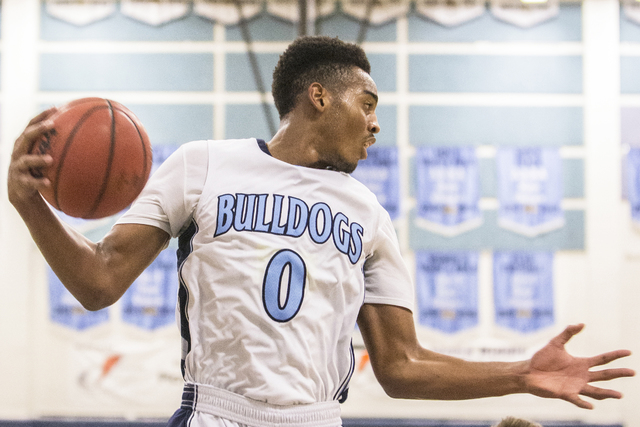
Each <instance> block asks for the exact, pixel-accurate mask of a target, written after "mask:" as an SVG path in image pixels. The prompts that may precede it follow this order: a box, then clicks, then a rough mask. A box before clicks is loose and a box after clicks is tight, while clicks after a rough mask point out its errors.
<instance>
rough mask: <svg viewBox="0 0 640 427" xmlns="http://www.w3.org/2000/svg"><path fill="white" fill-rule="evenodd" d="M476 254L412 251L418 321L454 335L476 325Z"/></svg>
mask: <svg viewBox="0 0 640 427" xmlns="http://www.w3.org/2000/svg"><path fill="white" fill-rule="evenodd" d="M478 258H479V256H478V253H476V252H416V269H417V270H416V294H417V304H418V321H419V323H420V324H421V325H423V326H427V327H430V328H433V329H437V330H439V331H441V332H446V333H455V332H459V331H462V330H465V329H469V328H472V327H474V326H476V325H477V324H478Z"/></svg>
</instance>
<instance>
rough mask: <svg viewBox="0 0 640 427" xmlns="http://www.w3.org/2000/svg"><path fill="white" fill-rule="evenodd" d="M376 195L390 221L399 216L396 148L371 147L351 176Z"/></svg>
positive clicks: (398, 176) (398, 168) (398, 177)
mask: <svg viewBox="0 0 640 427" xmlns="http://www.w3.org/2000/svg"><path fill="white" fill-rule="evenodd" d="M351 175H352V176H353V177H354V178H355V179H357V180H358V181H360V182H362V183H363V184H364V185H366V186H367V188H368V189H369V190H371V192H372V193H373V194H375V195H376V197H377V198H378V201H379V202H380V204H381V205H382V206H383V207H384V208H385V209H386V210H387V212H389V216H390V217H391V219H392V220H393V219H396V218H398V217H399V216H400V167H399V165H398V149H397V148H396V147H371V148H369V149H368V150H367V159H366V160H361V161H360V162H359V163H358V167H357V168H356V170H355V171H353V173H352V174H351Z"/></svg>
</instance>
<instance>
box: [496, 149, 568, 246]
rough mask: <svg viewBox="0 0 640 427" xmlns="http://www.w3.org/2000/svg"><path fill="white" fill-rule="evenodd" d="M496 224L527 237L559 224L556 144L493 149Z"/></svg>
mask: <svg viewBox="0 0 640 427" xmlns="http://www.w3.org/2000/svg"><path fill="white" fill-rule="evenodd" d="M496 161H497V166H498V199H499V202H500V208H499V210H498V225H499V226H501V227H503V228H506V229H508V230H511V231H513V232H516V233H519V234H523V235H525V236H528V237H535V236H537V235H540V234H543V233H547V232H549V231H553V230H557V229H558V228H562V227H563V226H564V224H565V219H564V212H563V210H562V206H561V203H562V189H563V182H562V159H561V158H560V152H559V151H558V149H557V148H540V147H534V148H504V149H500V150H498V153H497V158H496Z"/></svg>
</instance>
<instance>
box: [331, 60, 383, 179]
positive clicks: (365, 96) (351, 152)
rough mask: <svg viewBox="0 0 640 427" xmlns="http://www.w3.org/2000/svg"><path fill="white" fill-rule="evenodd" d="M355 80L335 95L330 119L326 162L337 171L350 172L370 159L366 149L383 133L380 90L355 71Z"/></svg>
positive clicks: (360, 71)
mask: <svg viewBox="0 0 640 427" xmlns="http://www.w3.org/2000/svg"><path fill="white" fill-rule="evenodd" d="M354 74H355V78H354V81H353V83H352V84H351V85H349V87H348V88H347V89H345V90H344V91H343V92H342V93H341V94H336V95H335V96H334V98H333V104H332V108H331V112H330V116H329V123H328V127H329V129H328V136H329V137H328V138H327V146H326V147H325V148H326V150H325V152H324V155H325V156H324V157H325V160H326V162H327V163H328V164H330V165H332V166H333V167H334V168H335V169H337V170H339V171H342V172H346V173H351V172H353V171H354V170H355V168H356V166H357V165H358V161H360V160H364V159H366V158H367V148H369V146H371V145H372V144H373V143H375V142H376V138H375V134H376V133H378V132H379V131H380V126H379V125H378V118H377V117H376V106H377V105H378V90H377V88H376V84H375V83H374V81H373V79H372V78H371V76H369V75H368V74H367V73H365V72H364V71H362V70H361V69H359V68H354Z"/></svg>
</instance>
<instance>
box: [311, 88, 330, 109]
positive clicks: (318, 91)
mask: <svg viewBox="0 0 640 427" xmlns="http://www.w3.org/2000/svg"><path fill="white" fill-rule="evenodd" d="M307 97H308V98H309V102H310V103H311V105H312V106H313V107H314V108H315V109H316V110H317V111H318V112H324V110H325V109H326V108H327V105H328V103H329V102H328V101H329V92H328V91H327V89H326V88H325V87H324V86H322V85H321V84H320V83H318V82H315V83H311V84H310V85H309V88H308V90H307Z"/></svg>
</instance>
